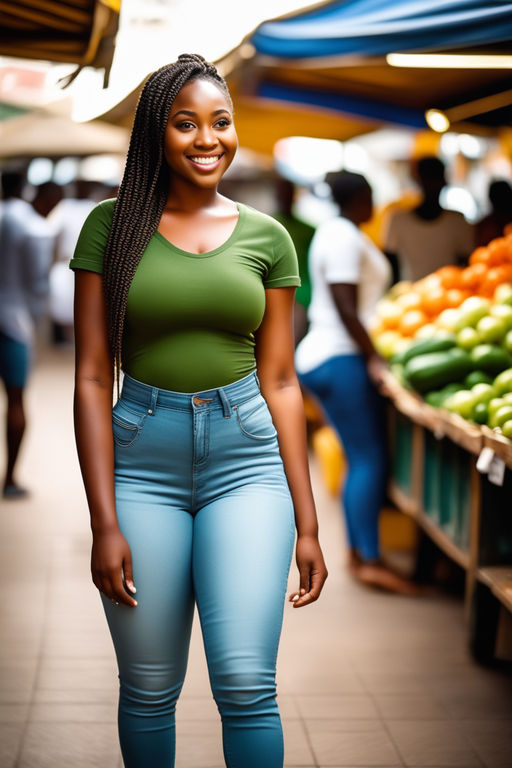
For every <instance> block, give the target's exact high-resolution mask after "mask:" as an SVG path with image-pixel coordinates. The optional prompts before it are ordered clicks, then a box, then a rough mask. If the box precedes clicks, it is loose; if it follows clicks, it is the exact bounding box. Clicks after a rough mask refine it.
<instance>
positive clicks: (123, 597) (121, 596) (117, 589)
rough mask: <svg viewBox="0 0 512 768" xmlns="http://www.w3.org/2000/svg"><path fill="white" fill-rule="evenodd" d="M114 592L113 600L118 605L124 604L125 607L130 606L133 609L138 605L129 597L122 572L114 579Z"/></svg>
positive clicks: (114, 576) (116, 574)
mask: <svg viewBox="0 0 512 768" xmlns="http://www.w3.org/2000/svg"><path fill="white" fill-rule="evenodd" d="M112 591H113V598H114V600H115V602H116V603H123V605H129V606H132V607H135V606H136V605H137V601H136V600H135V598H133V597H132V596H131V595H129V594H128V592H127V591H126V589H125V587H124V583H123V578H122V574H121V571H118V572H117V573H115V574H114V575H113V577H112Z"/></svg>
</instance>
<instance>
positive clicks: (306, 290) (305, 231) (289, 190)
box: [274, 176, 315, 345]
mask: <svg viewBox="0 0 512 768" xmlns="http://www.w3.org/2000/svg"><path fill="white" fill-rule="evenodd" d="M295 191H296V189H295V184H293V183H292V182H291V181H290V180H289V179H285V178H283V177H282V176H281V177H279V178H278V179H277V182H276V200H277V206H278V209H277V212H276V213H275V214H274V218H275V219H276V220H277V221H278V222H279V223H280V224H282V225H283V227H284V228H285V229H286V230H287V232H288V234H289V235H290V237H291V238H292V240H293V244H294V246H295V251H296V253H297V259H298V261H299V275H300V286H299V287H298V288H297V291H296V292H295V304H294V308H293V326H294V334H295V344H296V345H297V344H298V343H299V341H300V340H301V339H302V338H304V336H305V335H306V332H307V329H308V307H309V303H310V301H311V282H310V279H309V268H308V252H309V246H310V245H311V240H312V239H313V235H314V234H315V228H314V227H312V226H311V225H310V224H307V223H306V222H305V221H302V219H299V218H298V217H297V216H295V214H294V213H293V203H294V200H295Z"/></svg>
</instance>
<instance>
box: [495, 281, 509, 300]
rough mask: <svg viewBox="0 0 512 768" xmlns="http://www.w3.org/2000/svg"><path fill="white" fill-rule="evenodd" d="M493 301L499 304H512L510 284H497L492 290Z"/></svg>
mask: <svg viewBox="0 0 512 768" xmlns="http://www.w3.org/2000/svg"><path fill="white" fill-rule="evenodd" d="M494 301H496V302H498V303H499V304H510V305H512V284H511V283H502V284H501V285H498V287H497V288H496V291H495V292H494Z"/></svg>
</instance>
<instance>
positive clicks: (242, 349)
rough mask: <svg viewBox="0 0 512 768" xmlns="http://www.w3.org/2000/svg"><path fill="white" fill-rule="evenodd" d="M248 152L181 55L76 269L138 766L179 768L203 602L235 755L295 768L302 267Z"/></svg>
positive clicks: (79, 429) (82, 428)
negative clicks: (229, 191) (290, 717)
mask: <svg viewBox="0 0 512 768" xmlns="http://www.w3.org/2000/svg"><path fill="white" fill-rule="evenodd" d="M236 149H237V137H236V132H235V128H234V123H233V106H232V103H231V99H230V96H229V92H228V90H227V86H226V84H225V81H224V80H223V79H222V78H221V76H220V75H219V74H218V72H217V70H216V69H215V67H214V66H213V65H211V64H208V63H207V62H206V61H205V60H204V59H203V58H202V57H201V56H197V55H189V54H187V55H182V56H180V57H179V59H178V61H177V62H174V63H173V64H169V65H167V66H165V67H162V68H161V69H159V70H158V71H156V72H154V73H152V75H150V77H149V78H148V79H147V81H146V84H145V86H144V89H143V91H142V93H141V96H140V99H139V103H138V107H137V112H136V115H135V121H134V127H133V130H132V135H131V140H130V148H129V150H128V157H127V161H126V169H125V173H124V177H123V181H122V183H121V186H120V189H119V195H118V197H117V200H107V201H105V202H103V203H100V204H99V205H98V206H97V207H96V208H94V210H93V211H92V213H91V214H90V215H89V217H88V218H87V221H86V222H85V224H84V227H83V229H82V232H81V234H80V237H79V241H78V244H77V248H76V251H75V255H74V258H73V260H72V261H71V265H70V266H71V268H72V269H75V270H76V294H75V307H76V312H75V344H76V360H77V366H76V385H75V432H76V438H77V447H78V453H79V458H80V464H81V469H82V474H83V478H84V483H85V488H86V493H87V498H88V503H89V508H90V513H91V527H92V531H93V546H92V557H91V569H92V574H93V580H94V583H95V585H96V586H97V587H98V589H99V590H100V592H101V596H102V601H103V605H104V609H105V613H106V616H107V620H108V624H109V628H110V632H111V635H112V639H113V642H114V645H115V648H116V653H117V660H118V665H119V679H120V696H119V710H118V712H119V736H120V741H121V750H122V754H123V759H124V764H125V766H127V767H128V768H147V767H148V766H150V767H151V768H171V766H173V765H174V752H175V708H176V702H177V699H178V697H179V695H180V691H181V687H182V685H183V681H184V677H185V670H186V666H187V657H188V647H189V641H190V631H191V627H192V617H193V613H194V605H195V604H196V605H197V608H198V612H199V616H200V620H201V628H202V633H203V640H204V646H205V650H206V655H207V659H208V668H209V672H210V681H211V686H212V690H213V694H214V697H215V700H216V702H217V705H218V708H219V711H220V714H221V718H222V726H223V743H224V754H225V760H226V765H227V766H228V767H229V768H235V766H236V767H237V768H238V767H242V766H243V768H262V766H265V767H266V768H282V765H283V736H282V728H281V721H280V717H279V710H278V706H277V702H276V688H275V664H276V655H277V650H278V644H279V636H280V632H281V624H282V618H283V608H284V600H285V593H286V585H287V577H288V571H289V566H290V560H291V556H292V552H293V544H294V522H295V525H296V527H297V531H298V538H297V545H296V560H297V565H298V569H299V579H300V580H299V588H298V589H297V590H296V591H295V592H294V593H293V594H292V595H290V596H289V600H290V601H291V603H292V604H293V605H294V606H295V607H302V606H305V605H308V604H310V603H312V602H313V601H314V600H316V599H317V597H318V596H319V594H320V591H321V589H322V586H323V583H324V581H325V578H326V576H327V572H326V569H325V564H324V561H323V556H322V552H321V549H320V545H319V543H318V524H317V518H316V511H315V506H314V501H313V495H312V491H311V485H310V480H309V471H308V458H307V447H306V434H305V424H304V416H303V410H302V400H301V393H300V388H299V385H298V382H297V378H296V375H295V369H294V362H293V355H294V345H293V334H292V322H291V321H292V312H293V297H294V293H295V286H297V285H298V283H299V276H298V265H297V258H296V255H295V252H294V248H293V243H292V242H291V239H290V236H289V235H288V233H287V232H286V230H285V229H284V228H283V227H281V225H280V224H279V223H278V222H276V221H275V220H274V219H272V218H271V217H270V216H265V215H264V214H262V213H260V212H259V211H256V210H255V209H254V208H251V207H250V206H246V205H243V204H241V203H235V202H233V201H232V200H230V199H228V198H226V197H224V196H222V195H220V194H219V192H218V184H219V182H220V180H221V178H222V176H223V174H224V172H225V171H226V170H227V168H228V167H229V166H230V164H231V162H232V160H233V158H234V156H235V153H236ZM121 350H122V369H123V373H124V377H123V386H122V392H121V396H120V398H119V399H118V400H117V402H116V404H115V406H114V410H113V411H112V390H113V386H114V372H116V371H117V376H118V377H119V371H120V368H121ZM256 369H257V375H256ZM117 381H118V383H119V378H117ZM260 382H261V389H260ZM274 424H275V426H274ZM135 586H136V588H137V589H136V590H135ZM135 591H136V595H137V600H135ZM91 736H92V737H94V726H93V725H92V726H91Z"/></svg>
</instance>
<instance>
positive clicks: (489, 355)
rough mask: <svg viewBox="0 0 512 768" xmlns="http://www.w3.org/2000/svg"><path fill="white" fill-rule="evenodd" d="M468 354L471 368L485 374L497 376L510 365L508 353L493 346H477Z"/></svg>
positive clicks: (510, 360)
mask: <svg viewBox="0 0 512 768" xmlns="http://www.w3.org/2000/svg"><path fill="white" fill-rule="evenodd" d="M469 354H470V357H471V360H472V361H473V366H472V367H473V368H478V370H480V371H486V372H487V373H491V374H497V373H500V371H503V370H505V368H509V367H510V366H511V365H512V359H511V357H510V355H509V354H508V352H506V350H504V349H503V347H496V346H494V345H493V344H478V345H477V346H476V347H474V349H472V350H471V352H470V353H469Z"/></svg>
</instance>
